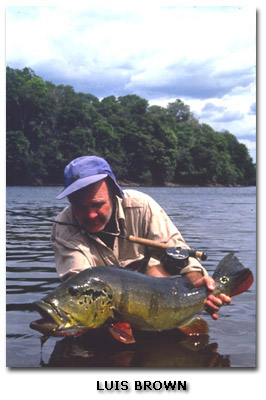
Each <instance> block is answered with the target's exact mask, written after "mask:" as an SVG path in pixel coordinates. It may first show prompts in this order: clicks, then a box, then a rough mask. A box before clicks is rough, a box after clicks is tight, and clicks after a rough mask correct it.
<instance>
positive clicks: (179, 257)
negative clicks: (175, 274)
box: [7, 210, 208, 263]
mask: <svg viewBox="0 0 266 400" xmlns="http://www.w3.org/2000/svg"><path fill="white" fill-rule="evenodd" d="M7 212H8V213H10V214H11V215H12V214H13V215H21V216H27V217H30V218H35V219H38V220H41V221H47V222H52V223H55V224H59V225H67V226H72V227H74V228H77V229H78V230H85V231H86V232H89V231H88V230H87V229H86V228H85V227H83V226H79V225H76V224H71V223H70V222H62V221H57V220H55V219H51V218H44V217H39V216H37V215H32V214H30V213H28V212H21V211H20V212H18V211H13V210H7ZM101 232H102V233H104V234H106V235H110V236H116V237H119V238H121V239H124V240H127V241H129V242H131V243H137V244H142V245H144V246H148V247H153V248H158V249H162V250H165V257H166V258H167V259H170V260H175V262H178V263H183V262H184V263H185V262H187V259H188V257H195V258H199V259H200V260H202V261H205V260H207V257H208V255H207V253H206V252H203V251H199V250H192V249H183V248H181V247H173V246H172V245H169V244H167V243H161V242H156V241H155V240H151V239H146V238H141V237H137V236H133V235H129V236H123V235H121V234H119V233H113V232H106V231H101ZM89 233H90V232H89Z"/></svg>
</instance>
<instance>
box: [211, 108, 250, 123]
mask: <svg viewBox="0 0 266 400" xmlns="http://www.w3.org/2000/svg"><path fill="white" fill-rule="evenodd" d="M244 117H245V114H244V113H242V112H240V111H225V112H224V113H223V114H222V115H220V116H217V117H215V116H213V117H212V118H211V120H212V121H214V122H225V123H227V122H232V121H239V120H242V119H243V118H244Z"/></svg>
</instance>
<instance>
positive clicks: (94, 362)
mask: <svg viewBox="0 0 266 400" xmlns="http://www.w3.org/2000/svg"><path fill="white" fill-rule="evenodd" d="M139 190H142V191H145V192H147V193H148V194H150V195H151V196H152V197H154V198H155V200H157V201H158V202H159V203H160V204H161V205H162V206H163V208H164V209H165V210H166V212H167V213H168V214H169V215H170V217H171V218H172V220H173V221H174V223H175V224H176V225H177V227H178V228H179V229H180V231H181V232H182V234H183V236H184V238H185V239H186V241H187V243H188V244H190V245H191V246H192V247H194V248H197V249H201V250H204V251H207V253H209V257H208V260H207V261H206V262H205V263H204V266H205V267H206V268H207V270H208V271H209V272H210V273H212V272H213V271H214V269H215V268H216V266H217V264H218V262H219V261H220V260H221V259H222V258H223V256H224V254H225V253H227V252H228V251H235V252H236V253H237V256H238V257H239V258H240V260H241V262H242V263H243V264H244V265H245V266H246V267H249V268H250V269H251V270H252V272H253V274H254V276H255V277H256V264H255V260H256V225H255V223H256V219H255V218H256V192H255V188H139ZM58 192H60V189H58V188H56V187H9V188H7V208H8V209H10V210H12V211H16V212H30V213H32V215H35V216H38V217H44V218H51V219H53V218H55V216H56V215H57V214H58V213H59V212H60V211H61V210H62V209H63V207H64V206H65V205H66V204H67V202H64V201H63V202H58V201H56V200H55V197H56V195H57V194H58ZM50 231H51V223H49V222H44V221H40V220H35V219H33V218H30V217H27V216H19V215H11V214H9V213H8V214H7V245H6V248H7V253H6V254H7V274H6V277H7V319H6V321H7V329H6V330H7V366H10V367H49V366H58V367H59V366H60V367H61V366H84V367H86V366H87V367H94V366H100V367H110V366H112V367H119V366H130V367H138V366H141V367H229V366H231V367H253V366H255V324H256V315H255V314H256V303H255V300H256V294H255V290H256V285H255V283H254V284H253V286H252V287H251V288H250V289H249V291H248V292H246V293H243V294H241V295H240V296H237V297H235V298H233V300H232V304H231V305H230V306H227V307H223V308H222V309H221V311H220V318H219V320H218V321H213V320H212V319H211V318H210V316H209V315H207V314H206V313H204V315H203V318H204V319H205V320H206V321H207V322H208V324H209V327H210V332H209V336H207V335H205V336H203V337H200V338H196V339H195V338H187V337H184V336H183V335H181V334H180V333H179V331H177V330H174V331H170V332H163V333H152V334H147V333H145V334H144V333H141V332H137V333H134V335H135V337H136V339H137V342H136V343H135V344H134V345H123V344H121V343H118V342H116V341H114V340H113V339H112V338H111V337H110V335H109V334H108V332H106V331H104V330H97V331H96V332H95V331H94V332H89V333H87V334H86V335H83V336H82V337H79V338H65V339H61V338H50V339H49V340H47V342H46V343H45V344H44V345H43V347H42V349H41V346H40V337H41V335H40V334H39V333H38V332H35V331H32V330H31V329H30V328H29V324H30V322H31V321H32V320H35V319H37V318H39V314H38V313H37V312H36V311H35V310H34V308H33V306H32V303H33V302H34V301H36V300H39V299H40V298H41V297H43V296H44V295H45V294H46V293H48V292H49V291H51V290H52V289H54V288H55V287H57V285H58V284H59V279H58V277H57V274H56V271H55V266H54V256H53V251H52V248H51V244H50Z"/></svg>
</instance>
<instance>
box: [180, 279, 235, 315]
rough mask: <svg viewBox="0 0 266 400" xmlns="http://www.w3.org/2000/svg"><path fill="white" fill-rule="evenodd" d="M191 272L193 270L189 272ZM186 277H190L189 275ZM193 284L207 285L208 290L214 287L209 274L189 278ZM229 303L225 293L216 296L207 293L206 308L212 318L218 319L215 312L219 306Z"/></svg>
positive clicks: (197, 285) (229, 298)
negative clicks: (197, 277)
mask: <svg viewBox="0 0 266 400" xmlns="http://www.w3.org/2000/svg"><path fill="white" fill-rule="evenodd" d="M191 274H193V272H192V273H191ZM188 275H189V274H187V277H188V278H190V279H191V277H189V276H188ZM191 281H192V283H193V285H194V286H195V287H202V286H205V285H206V286H207V288H208V289H209V290H214V288H215V282H214V280H213V279H212V278H211V277H210V276H202V277H201V278H199V279H193V278H192V279H191ZM230 303H231V297H229V296H226V295H225V294H223V293H222V294H220V295H219V296H218V297H216V296H214V295H213V294H209V296H208V297H207V301H206V303H205V306H206V310H207V311H208V313H209V314H211V316H212V318H213V319H218V318H219V316H218V314H217V312H218V311H219V310H220V307H221V306H222V305H223V304H230Z"/></svg>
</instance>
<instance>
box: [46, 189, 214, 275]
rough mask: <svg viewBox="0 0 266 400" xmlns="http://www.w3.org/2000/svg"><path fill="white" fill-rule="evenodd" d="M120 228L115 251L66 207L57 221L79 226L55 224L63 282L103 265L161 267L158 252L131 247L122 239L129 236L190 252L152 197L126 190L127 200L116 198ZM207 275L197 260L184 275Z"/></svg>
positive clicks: (59, 265) (58, 261)
mask: <svg viewBox="0 0 266 400" xmlns="http://www.w3.org/2000/svg"><path fill="white" fill-rule="evenodd" d="M115 220H116V228H117V236H116V237H115V239H114V245H113V249H111V248H110V247H108V246H107V245H106V244H105V243H104V242H103V241H102V240H101V239H100V238H99V237H97V235H95V234H91V233H88V232H86V231H84V230H82V229H81V228H80V227H79V222H78V220H77V219H76V217H75V215H74V214H73V212H72V208H71V206H68V207H66V208H65V209H64V210H63V211H62V212H61V213H60V214H59V215H58V217H57V221H58V222H64V223H69V224H73V225H76V226H77V228H76V227H73V226H66V225H60V224H57V223H55V224H54V225H53V228H52V235H51V241H52V245H53V249H54V253H55V260H56V269H57V273H58V275H59V277H60V279H62V280H63V279H65V277H68V276H69V275H71V274H74V273H77V272H80V271H82V270H83V269H85V268H91V267H95V266H103V265H110V264H115V265H120V266H122V267H126V266H128V265H129V264H131V263H133V262H136V261H141V260H144V258H146V259H149V261H148V265H147V268H150V267H151V266H154V265H156V264H159V263H160V261H159V259H158V251H157V252H156V250H154V249H152V248H151V247H149V248H147V246H144V245H141V244H136V243H131V242H128V241H127V240H125V239H123V238H121V237H119V235H121V236H124V237H127V236H129V235H133V236H137V237H142V238H147V239H151V240H156V241H158V242H161V243H167V244H169V246H173V247H182V248H189V247H188V246H187V245H186V243H185V241H184V239H183V237H182V236H181V234H180V232H179V231H178V229H177V228H176V227H175V226H174V224H173V223H172V221H171V220H170V218H169V217H168V216H167V215H166V213H165V212H164V210H163V209H162V208H161V207H160V205H159V204H158V203H156V202H155V201H154V200H153V199H152V198H151V197H150V196H148V195H146V194H144V193H141V192H139V191H136V190H124V198H123V199H121V198H120V197H118V196H117V197H116V214H115ZM199 270H200V271H201V272H202V273H203V274H204V275H206V274H207V272H206V271H205V270H204V268H203V267H202V266H201V264H200V263H199V261H198V260H197V259H195V258H191V257H190V258H189V265H188V266H187V267H185V268H184V269H183V270H182V271H181V274H184V273H187V272H191V271H199Z"/></svg>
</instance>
